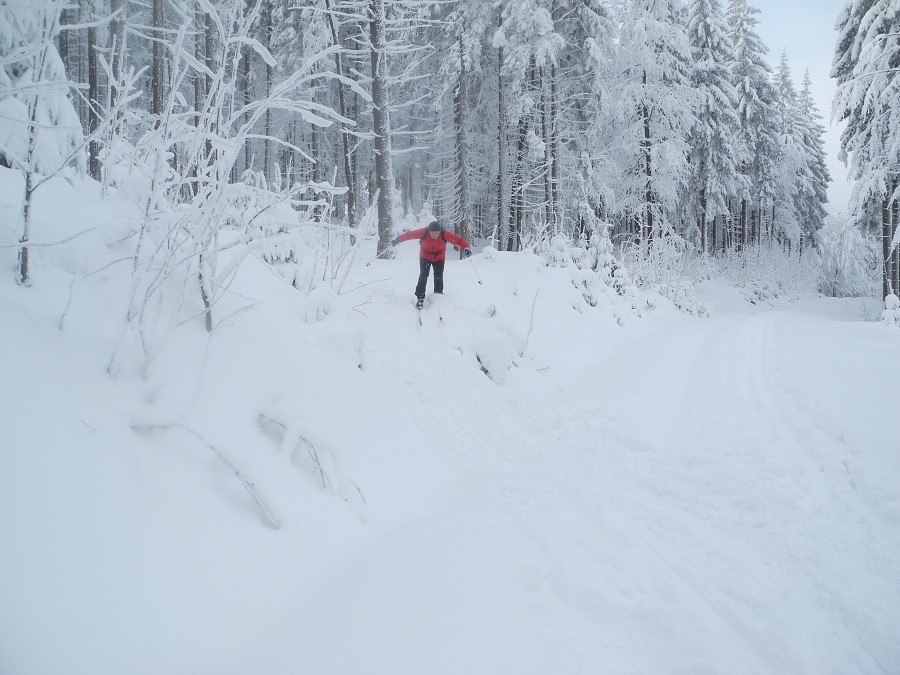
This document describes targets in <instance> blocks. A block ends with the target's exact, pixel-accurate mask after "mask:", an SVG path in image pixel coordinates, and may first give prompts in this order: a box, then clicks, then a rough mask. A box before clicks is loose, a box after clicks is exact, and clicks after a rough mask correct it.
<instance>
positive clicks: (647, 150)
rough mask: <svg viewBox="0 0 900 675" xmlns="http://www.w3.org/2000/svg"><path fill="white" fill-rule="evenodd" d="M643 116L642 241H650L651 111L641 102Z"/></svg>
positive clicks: (651, 213)
mask: <svg viewBox="0 0 900 675" xmlns="http://www.w3.org/2000/svg"><path fill="white" fill-rule="evenodd" d="M642 82H643V84H644V86H645V87H646V86H647V72H646V71H644V72H643V74H642ZM641 116H642V118H643V120H644V138H643V139H642V140H641V148H642V150H643V154H644V177H645V178H646V181H647V183H646V186H645V187H646V194H645V197H644V198H645V200H646V204H645V207H646V219H645V221H644V223H643V226H642V228H641V229H642V232H641V241H644V242H647V241H650V238H651V237H652V236H653V188H652V185H653V183H652V181H653V167H652V165H651V162H650V159H651V158H650V155H651V149H652V148H651V144H650V111H649V110H648V109H647V104H646V103H643V104H641Z"/></svg>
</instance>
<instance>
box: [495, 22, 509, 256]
mask: <svg viewBox="0 0 900 675" xmlns="http://www.w3.org/2000/svg"><path fill="white" fill-rule="evenodd" d="M497 23H498V25H499V24H500V23H501V19H500V18H499V17H498V18H497ZM502 68H503V47H500V48H499V49H498V50H497V224H496V225H495V226H494V232H493V234H492V235H491V243H492V244H493V245H494V246H496V247H497V250H498V251H503V250H505V244H506V241H507V238H508V236H509V228H508V226H507V222H506V143H505V139H504V135H505V134H504V130H505V124H506V99H504V97H503V73H502Z"/></svg>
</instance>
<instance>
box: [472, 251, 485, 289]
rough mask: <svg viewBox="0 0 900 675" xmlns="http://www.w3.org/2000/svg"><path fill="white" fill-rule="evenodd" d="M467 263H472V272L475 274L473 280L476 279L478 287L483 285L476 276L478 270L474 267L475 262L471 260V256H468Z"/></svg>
mask: <svg viewBox="0 0 900 675" xmlns="http://www.w3.org/2000/svg"><path fill="white" fill-rule="evenodd" d="M469 262H470V263H472V270H473V271H474V272H475V278H476V279H478V285H479V286H483V285H484V284H483V283H482V281H481V277H480V276H478V268H477V267H475V261H474V260H472V256H469Z"/></svg>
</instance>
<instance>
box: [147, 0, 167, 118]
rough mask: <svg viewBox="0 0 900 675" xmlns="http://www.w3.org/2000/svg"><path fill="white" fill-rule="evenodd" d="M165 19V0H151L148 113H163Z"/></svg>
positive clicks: (159, 114) (157, 114)
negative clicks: (151, 21) (151, 53)
mask: <svg viewBox="0 0 900 675" xmlns="http://www.w3.org/2000/svg"><path fill="white" fill-rule="evenodd" d="M165 20H166V3H165V0H153V28H154V29H155V30H153V38H154V39H153V59H152V61H151V65H150V69H151V83H150V96H151V99H150V114H152V115H156V116H157V117H159V116H161V115H162V113H163V101H164V100H165V91H164V85H163V83H164V80H165V69H166V63H165V54H166V51H165V48H164V45H163V40H164V39H165V34H164V31H163V28H164V27H165Z"/></svg>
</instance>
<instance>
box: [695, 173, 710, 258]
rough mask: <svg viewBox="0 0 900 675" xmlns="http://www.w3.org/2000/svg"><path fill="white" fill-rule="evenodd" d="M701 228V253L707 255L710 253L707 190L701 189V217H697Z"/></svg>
mask: <svg viewBox="0 0 900 675" xmlns="http://www.w3.org/2000/svg"><path fill="white" fill-rule="evenodd" d="M697 221H698V225H699V227H700V253H702V254H703V255H706V254H707V253H708V251H709V242H708V241H707V235H706V190H705V189H703V188H700V215H699V216H698V217H697Z"/></svg>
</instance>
